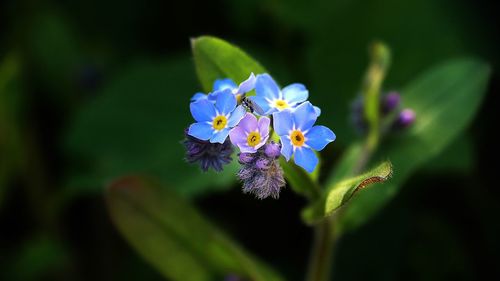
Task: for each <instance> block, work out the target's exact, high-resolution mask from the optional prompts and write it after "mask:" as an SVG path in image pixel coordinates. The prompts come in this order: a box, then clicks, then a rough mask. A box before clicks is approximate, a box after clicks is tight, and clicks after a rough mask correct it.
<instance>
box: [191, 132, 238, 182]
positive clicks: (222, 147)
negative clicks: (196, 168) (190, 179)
mask: <svg viewBox="0 0 500 281" xmlns="http://www.w3.org/2000/svg"><path fill="white" fill-rule="evenodd" d="M185 135H186V139H185V140H184V141H183V144H184V147H185V148H186V161H187V162H188V163H199V164H200V167H201V169H202V170H203V171H204V172H206V171H208V170H209V169H210V168H212V169H214V170H216V171H218V172H220V171H222V166H223V165H226V164H229V163H230V162H231V160H232V159H231V154H232V153H233V147H232V146H231V142H230V141H229V139H226V141H225V142H224V143H211V142H209V141H203V140H199V139H197V138H195V137H192V136H190V135H188V134H187V130H186V131H185Z"/></svg>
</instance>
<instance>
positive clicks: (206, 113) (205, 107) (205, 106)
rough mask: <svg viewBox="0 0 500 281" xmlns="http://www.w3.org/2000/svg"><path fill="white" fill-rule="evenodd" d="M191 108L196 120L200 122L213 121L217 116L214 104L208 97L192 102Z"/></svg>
mask: <svg viewBox="0 0 500 281" xmlns="http://www.w3.org/2000/svg"><path fill="white" fill-rule="evenodd" d="M189 109H191V115H193V118H194V120H196V121H198V122H204V121H212V119H214V117H215V107H214V104H213V103H211V102H209V101H208V100H206V99H205V100H200V101H197V102H192V103H191V104H190V105H189Z"/></svg>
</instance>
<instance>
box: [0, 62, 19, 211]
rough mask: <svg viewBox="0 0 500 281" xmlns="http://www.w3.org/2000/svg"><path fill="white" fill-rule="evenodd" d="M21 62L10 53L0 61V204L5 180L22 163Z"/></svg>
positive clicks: (5, 187) (6, 184) (5, 183)
mask: <svg viewBox="0 0 500 281" xmlns="http://www.w3.org/2000/svg"><path fill="white" fill-rule="evenodd" d="M19 67H20V63H19V60H18V59H17V57H16V56H15V55H13V54H10V55H7V56H6V57H5V58H2V61H1V63H0V206H1V205H2V201H3V197H4V194H5V192H6V189H7V186H8V181H9V179H10V178H11V177H12V176H13V174H15V173H17V172H18V169H20V167H21V165H22V158H23V149H22V147H21V143H20V142H21V124H20V119H21V112H22V96H21V94H20V90H19V83H18V77H19Z"/></svg>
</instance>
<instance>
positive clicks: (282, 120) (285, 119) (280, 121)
mask: <svg viewBox="0 0 500 281" xmlns="http://www.w3.org/2000/svg"><path fill="white" fill-rule="evenodd" d="M273 128H274V131H275V132H276V134H278V136H288V134H289V132H290V130H292V129H293V117H292V112H291V111H290V110H283V111H280V112H275V113H273Z"/></svg>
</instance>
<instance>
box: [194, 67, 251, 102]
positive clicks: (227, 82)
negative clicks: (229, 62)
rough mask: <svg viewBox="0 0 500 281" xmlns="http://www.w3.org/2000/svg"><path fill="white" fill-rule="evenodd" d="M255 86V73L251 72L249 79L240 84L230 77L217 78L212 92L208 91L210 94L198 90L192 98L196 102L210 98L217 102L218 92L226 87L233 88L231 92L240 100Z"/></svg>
mask: <svg viewBox="0 0 500 281" xmlns="http://www.w3.org/2000/svg"><path fill="white" fill-rule="evenodd" d="M254 87H255V75H254V74H253V73H250V76H249V77H248V79H247V80H245V81H243V82H241V83H240V85H239V86H238V85H236V83H234V81H233V80H231V79H229V78H226V79H217V80H215V82H214V85H213V88H212V92H210V93H208V95H205V94H204V93H201V92H198V93H196V94H194V96H193V97H192V98H191V101H193V102H194V101H199V100H202V99H208V100H210V101H213V102H215V101H216V100H217V95H218V93H220V92H221V91H223V90H226V89H229V90H231V93H233V95H235V96H236V100H237V101H239V100H240V99H241V96H242V95H244V94H246V93H248V92H250V91H251V90H253V89H254Z"/></svg>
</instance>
